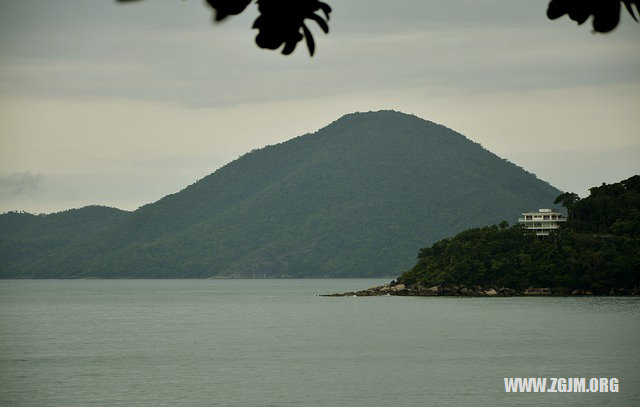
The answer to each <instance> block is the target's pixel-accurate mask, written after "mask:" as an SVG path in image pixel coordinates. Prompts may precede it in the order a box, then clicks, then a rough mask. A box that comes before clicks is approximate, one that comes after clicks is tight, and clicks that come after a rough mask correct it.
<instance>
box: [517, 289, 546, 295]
mask: <svg viewBox="0 0 640 407" xmlns="http://www.w3.org/2000/svg"><path fill="white" fill-rule="evenodd" d="M522 294H524V295H549V294H551V289H550V288H527V289H526V290H524V292H523V293H522Z"/></svg>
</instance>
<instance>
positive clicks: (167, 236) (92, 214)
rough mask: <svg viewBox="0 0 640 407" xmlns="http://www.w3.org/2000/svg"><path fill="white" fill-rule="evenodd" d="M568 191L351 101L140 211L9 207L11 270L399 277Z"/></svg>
mask: <svg viewBox="0 0 640 407" xmlns="http://www.w3.org/2000/svg"><path fill="white" fill-rule="evenodd" d="M559 193H560V191H559V190H557V189H555V188H553V187H552V186H550V185H549V184H547V183H546V182H543V181H541V180H539V179H537V178H536V177H535V176H534V175H533V174H530V173H528V172H526V171H524V170H523V169H522V168H520V167H517V166H516V165H514V164H512V163H509V162H508V161H506V160H504V159H501V158H500V157H498V156H496V155H494V154H492V153H490V152H489V151H487V150H485V149H484V148H482V146H480V145H479V144H477V143H474V142H472V141H470V140H468V139H467V138H465V137H464V136H462V135H461V134H459V133H456V132H454V131H452V130H450V129H448V128H446V127H443V126H441V125H438V124H435V123H431V122H428V121H425V120H422V119H420V118H418V117H415V116H411V115H406V114H403V113H398V112H393V111H380V112H371V113H354V114H349V115H346V116H344V117H342V118H341V119H339V120H337V121H335V122H333V123H331V124H330V125H328V126H326V127H324V128H323V129H321V130H319V131H317V132H316V133H313V134H307V135H304V136H300V137H297V138H294V139H292V140H289V141H287V142H284V143H281V144H278V145H274V146H269V147H266V148H263V149H260V150H254V151H252V152H250V153H248V154H245V155H244V156H242V157H240V158H239V159H237V160H235V161H233V162H231V163H229V164H227V165H225V166H224V167H222V168H220V169H219V170H217V171H216V172H215V173H213V174H211V175H209V176H207V177H205V178H203V179H201V180H200V181H198V182H196V183H194V184H193V185H190V186H189V187H187V188H185V189H184V190H182V191H180V192H178V193H176V194H173V195H169V196H166V197H164V198H162V199H161V200H159V201H157V202H155V203H152V204H149V205H145V206H143V207H141V208H139V209H138V210H136V211H134V212H121V211H116V210H113V209H107V208H99V207H91V208H84V209H80V210H75V211H67V212H63V213H58V214H52V215H41V216H34V215H28V214H17V213H9V214H5V215H1V216H0V231H1V232H0V276H1V277H3V278H16V277H24V278H42V277H60V278H72V277H103V278H107V277H108V278H113V277H140V278H148V277H153V278H175V277H199V278H200V277H209V276H214V275H225V276H234V277H273V276H281V275H288V276H293V277H312V276H332V277H348V276H349V277H355V276H362V277H365V276H390V275H393V274H396V273H399V272H401V271H402V270H406V269H407V268H408V267H410V266H411V263H412V261H411V259H412V258H413V256H414V254H415V253H416V251H417V250H418V249H419V248H420V247H422V246H423V245H424V244H425V243H432V242H435V241H436V240H438V239H441V238H443V237H444V236H447V235H452V234H454V233H457V232H459V231H461V230H464V229H466V228H469V227H477V226H480V225H486V224H490V223H495V222H499V221H501V220H503V219H505V218H511V219H516V218H517V217H518V216H519V214H520V213H521V212H522V211H523V210H527V209H529V208H538V207H549V206H551V205H552V202H553V199H554V198H555V197H556V196H557V195H558V194H559Z"/></svg>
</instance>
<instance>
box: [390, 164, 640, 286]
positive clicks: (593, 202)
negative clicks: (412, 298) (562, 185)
mask: <svg viewBox="0 0 640 407" xmlns="http://www.w3.org/2000/svg"><path fill="white" fill-rule="evenodd" d="M557 202H563V203H565V204H566V205H567V206H568V208H567V209H568V214H569V216H568V217H569V221H568V222H567V224H566V226H565V227H563V228H562V229H561V230H560V231H558V232H557V233H555V234H552V235H550V236H548V237H544V238H537V237H536V236H535V234H533V233H532V232H530V231H526V230H525V229H523V228H522V227H520V226H519V225H515V226H512V227H506V226H505V225H502V227H500V226H488V227H483V228H477V229H470V230H466V231H464V232H462V233H460V234H458V235H456V236H455V237H453V238H451V239H444V240H440V241H439V242H437V243H435V244H433V245H432V246H430V247H426V248H423V249H421V250H420V251H419V254H418V262H417V264H416V265H415V266H414V267H413V268H412V269H411V270H410V271H408V272H406V273H404V274H403V275H402V276H401V277H400V278H399V281H401V282H403V283H405V284H415V283H420V284H422V285H425V286H433V285H461V284H464V285H467V286H482V287H510V288H514V289H522V288H526V287H563V288H577V289H591V290H594V291H608V290H610V289H611V288H629V289H631V288H634V287H636V286H637V285H639V284H640V176H637V175H636V176H634V177H631V178H629V179H627V180H625V181H622V182H619V183H615V184H611V185H606V184H603V185H602V186H600V187H595V188H591V189H590V195H589V196H588V197H587V198H584V199H578V198H577V195H575V194H562V195H560V196H559V197H558V199H557Z"/></svg>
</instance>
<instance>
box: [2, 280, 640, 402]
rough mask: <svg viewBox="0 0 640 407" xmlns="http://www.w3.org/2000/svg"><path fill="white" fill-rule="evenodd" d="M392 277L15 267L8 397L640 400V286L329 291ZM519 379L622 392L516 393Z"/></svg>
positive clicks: (5, 350) (7, 287)
mask: <svg viewBox="0 0 640 407" xmlns="http://www.w3.org/2000/svg"><path fill="white" fill-rule="evenodd" d="M383 282H384V281H381V280H363V279H353V280H345V279H323V280H29V281H16V280H10V281H0V309H1V310H2V312H1V313H0V331H1V332H2V334H1V335H0V371H1V372H2V373H1V375H2V376H1V380H0V404H1V405H33V406H42V405H51V406H85V405H122V406H136V405H153V406H174V405H191V406H194V405H195V406H197V405H221V406H286V405H291V406H300V405H302V406H338V405H362V406H365V405H366V406H389V405H400V406H402V405H407V406H409V405H471V404H477V405H495V404H498V405H534V404H535V405H593V406H596V405H638V404H639V403H640V391H639V390H638V389H640V371H639V369H638V367H637V362H638V360H640V323H639V322H640V313H639V312H638V311H640V301H639V300H638V298H633V297H590V298H587V297H583V298H577V297H571V298H569V297H562V298H525V297H513V298H454V297H431V298H425V297H365V298H325V297H317V296H316V295H317V294H323V293H331V292H336V291H345V290H352V289H353V290H355V289H362V288H366V287H369V286H373V285H378V284H381V283H383ZM505 377H586V378H590V377H616V378H618V379H619V381H620V386H619V390H620V391H619V393H605V394H586V393H583V394H568V393H565V394H561V393H556V394H505V392H504V378H505Z"/></svg>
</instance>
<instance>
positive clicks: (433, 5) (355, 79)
mask: <svg viewBox="0 0 640 407" xmlns="http://www.w3.org/2000/svg"><path fill="white" fill-rule="evenodd" d="M326 1H327V2H328V3H329V4H330V5H331V6H332V8H333V12H332V14H331V20H330V22H329V26H330V33H329V34H328V35H325V34H324V33H322V32H321V30H320V29H319V27H318V26H317V25H315V23H314V22H309V23H308V26H309V28H310V29H311V31H312V32H313V33H314V38H315V40H316V54H315V56H314V57H312V58H311V57H309V55H308V52H307V50H306V47H305V45H304V44H303V43H300V44H299V45H298V47H297V49H296V51H295V52H294V54H293V55H290V56H283V55H281V54H279V53H278V52H274V51H268V50H262V49H259V48H258V47H257V46H256V45H255V43H254V37H255V34H256V31H255V30H252V29H251V25H252V22H253V20H254V19H255V17H256V16H257V10H256V8H255V5H250V6H249V8H248V9H247V11H245V13H243V14H242V15H240V16H236V17H232V18H229V19H228V20H227V21H224V22H223V23H221V24H213V23H212V12H211V9H210V8H209V7H208V6H207V5H206V4H205V2H204V1H200V0H183V1H181V0H144V1H139V2H130V3H128V4H117V3H116V2H115V1H109V0H56V1H51V0H21V1H15V0H0V212H5V211H9V210H20V211H22V210H24V211H27V212H31V213H50V212H56V211H61V210H65V209H69V208H77V207H82V206H86V205H90V204H100V205H107V206H113V207H117V208H121V209H126V210H134V209H136V208H138V207H139V206H141V205H144V204H146V203H150V202H153V201H156V200H158V199H160V198H161V197H163V196H165V195H167V194H170V193H174V192H177V191H179V190H181V189H182V188H184V187H186V186H188V185H189V184H192V183H193V182H195V181H197V180H198V179H200V178H202V177H204V176H206V175H208V174H210V173H212V172H214V171H215V170H216V169H217V168H219V167H221V166H222V165H224V164H226V163H228V162H230V161H232V160H234V159H236V158H238V157H239V156H241V155H242V154H244V153H246V152H248V151H250V150H252V149H254V148H261V147H264V146H266V145H271V144H275V143H279V142H282V141H285V140H288V139H291V138H294V137H296V136H299V135H301V134H305V133H310V132H314V131H316V130H318V129H320V128H321V127H324V126H325V125H327V124H329V123H331V122H332V121H334V120H336V119H338V118H339V117H341V116H343V115H344V114H347V113H351V112H355V111H369V110H374V111H375V110H381V109H393V110H398V111H402V112H405V113H411V114H415V115H416V116H419V117H421V118H424V119H427V120H430V121H433V122H436V123H440V124H443V125H445V126H447V127H449V128H451V129H453V130H456V131H458V132H460V133H462V134H464V135H465V136H466V137H468V138H469V139H471V140H473V141H475V142H478V143H481V144H482V145H483V146H484V147H485V148H487V149H488V150H490V151H492V152H494V153H496V154H498V155H499V156H501V157H503V158H506V159H508V160H510V161H511V162H513V163H515V164H517V165H519V166H521V167H523V168H525V169H526V170H528V171H529V172H532V173H534V174H536V175H537V176H538V177H539V178H541V179H543V180H545V181H547V182H549V183H550V184H552V185H554V186H555V187H557V188H559V189H561V190H563V191H573V192H576V193H578V194H579V195H581V196H586V195H588V188H589V187H592V186H597V185H600V184H601V183H603V182H607V183H611V182H617V181H620V180H622V179H624V178H627V177H630V176H632V175H636V174H639V173H640V137H639V135H640V131H639V130H638V112H639V111H640V109H639V108H640V79H639V74H640V41H639V40H640V24H637V23H635V22H634V21H633V20H632V19H631V18H630V17H629V16H628V15H626V13H625V14H624V16H623V18H622V22H621V24H620V25H619V27H618V29H616V30H615V31H613V32H612V33H609V34H606V35H602V34H594V33H592V32H591V27H590V25H588V24H585V25H582V26H577V25H576V24H575V23H574V22H573V21H571V20H569V18H568V17H566V16H565V17H563V18H561V19H558V20H555V21H550V20H548V19H547V17H546V14H545V12H546V7H547V4H548V1H547V0H510V1H504V0H456V1H427V0H422V1H418V0H404V1H403V0H399V1H396V2H390V1H388V0H384V1H383V0H349V1H337V0H326Z"/></svg>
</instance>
